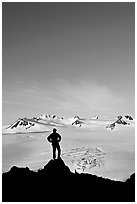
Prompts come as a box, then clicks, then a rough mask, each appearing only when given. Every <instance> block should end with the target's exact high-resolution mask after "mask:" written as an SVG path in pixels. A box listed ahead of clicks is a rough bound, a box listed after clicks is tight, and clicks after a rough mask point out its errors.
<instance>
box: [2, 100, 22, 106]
mask: <svg viewBox="0 0 137 204" xmlns="http://www.w3.org/2000/svg"><path fill="white" fill-rule="evenodd" d="M2 103H4V104H10V105H23V103H18V102H14V101H6V100H3V101H2Z"/></svg>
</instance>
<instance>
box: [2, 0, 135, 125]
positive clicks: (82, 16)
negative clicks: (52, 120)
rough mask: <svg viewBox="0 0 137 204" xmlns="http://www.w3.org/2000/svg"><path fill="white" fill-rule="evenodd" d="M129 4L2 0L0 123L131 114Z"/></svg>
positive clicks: (132, 63)
mask: <svg viewBox="0 0 137 204" xmlns="http://www.w3.org/2000/svg"><path fill="white" fill-rule="evenodd" d="M134 9H135V5H134V3H133V2H130V3H129V2H122V3H120V2H115V3H114V2H107V3H105V2H102V3H100V2H96V3H94V2H88V3H86V2H40V3H36V2H31V3H29V2H18V3H17V2H3V3H2V124H3V125H8V124H10V123H12V122H14V121H15V120H17V119H18V118H21V117H27V118H31V117H34V116H39V115H41V114H55V115H58V116H60V117H72V116H74V115H79V116H81V117H87V118H90V117H92V116H95V115H98V116H99V117H113V116H114V117H115V116H117V115H120V114H121V115H125V114H129V115H132V116H133V117H134V116H135V113H134V112H135V107H134V106H135V19H134V18H135V11H134Z"/></svg>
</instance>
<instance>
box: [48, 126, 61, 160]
mask: <svg viewBox="0 0 137 204" xmlns="http://www.w3.org/2000/svg"><path fill="white" fill-rule="evenodd" d="M47 140H48V141H49V142H50V143H52V148H53V159H56V149H57V150H58V159H59V158H60V154H61V148H60V145H59V142H60V141H61V136H60V134H58V133H57V129H56V128H54V129H53V133H51V134H50V135H49V136H48V137H47Z"/></svg>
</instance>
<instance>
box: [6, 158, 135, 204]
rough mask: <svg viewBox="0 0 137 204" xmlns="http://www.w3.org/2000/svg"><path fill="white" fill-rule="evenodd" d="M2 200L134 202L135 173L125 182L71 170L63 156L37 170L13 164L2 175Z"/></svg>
mask: <svg viewBox="0 0 137 204" xmlns="http://www.w3.org/2000/svg"><path fill="white" fill-rule="evenodd" d="M2 201H3V202H16V201H17V202H40V201H43V202H108V201H109V202H116V201H118V202H121V201H122V202H134V201H135V174H132V176H131V177H130V178H129V179H128V180H126V182H120V181H112V180H109V179H104V178H101V177H97V176H93V175H90V174H83V173H81V174H79V173H77V172H75V173H72V172H71V171H70V170H69V168H68V167H67V166H66V165H65V164H64V162H63V160H62V159H58V160H50V161H49V162H48V164H46V165H45V166H44V168H43V169H39V170H38V171H37V172H36V171H35V172H34V171H31V170H29V168H18V167H15V166H14V167H12V168H11V170H10V171H9V172H7V173H3V175H2Z"/></svg>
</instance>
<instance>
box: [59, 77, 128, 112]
mask: <svg viewBox="0 0 137 204" xmlns="http://www.w3.org/2000/svg"><path fill="white" fill-rule="evenodd" d="M56 89H57V90H58V94H59V95H60V97H61V99H62V100H61V101H60V102H59V108H60V109H62V110H67V111H71V112H73V111H75V112H81V113H82V112H83V113H84V112H85V113H87V112H103V113H104V112H106V113H108V112H112V113H113V112H115V111H116V110H119V109H120V107H122V105H124V103H125V101H124V99H123V98H121V97H118V96H116V94H114V93H113V92H112V91H111V90H110V89H109V88H108V87H106V86H102V85H97V84H95V83H93V82H91V81H78V82H75V83H70V82H68V81H61V82H59V83H58V85H57V86H56Z"/></svg>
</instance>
